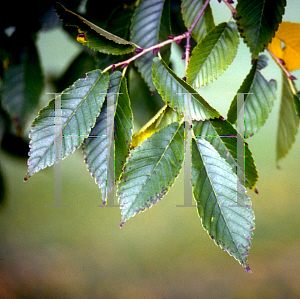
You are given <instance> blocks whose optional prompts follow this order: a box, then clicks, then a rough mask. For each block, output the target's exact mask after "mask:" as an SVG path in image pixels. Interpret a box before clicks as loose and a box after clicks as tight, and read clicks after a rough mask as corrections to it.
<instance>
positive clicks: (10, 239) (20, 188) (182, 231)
mask: <svg viewBox="0 0 300 299" xmlns="http://www.w3.org/2000/svg"><path fill="white" fill-rule="evenodd" d="M212 8H213V12H214V16H215V21H216V23H218V22H220V20H224V18H225V19H226V18H227V15H228V18H229V15H230V13H229V11H227V9H226V7H225V5H224V4H223V5H222V4H219V3H218V2H217V1H213V2H212ZM224 14H226V16H225V17H224ZM284 20H285V21H291V22H299V21H300V20H299V3H298V1H289V2H288V5H287V7H286V15H285V16H284ZM38 50H39V54H40V57H41V62H42V66H43V70H44V75H45V78H46V79H47V78H50V77H52V76H54V75H55V76H56V77H57V76H59V74H60V73H62V72H63V71H64V69H65V68H66V66H67V65H68V64H69V63H70V61H72V59H74V57H76V55H77V54H78V53H79V52H80V51H81V46H80V45H79V44H77V43H75V42H74V41H73V40H72V39H70V37H69V36H68V35H66V33H64V32H63V31H62V30H61V29H54V30H51V31H47V32H45V33H40V34H39V36H38ZM177 52H180V50H179V49H177V48H176V49H175V48H173V53H175V55H174V57H173V59H174V61H173V64H174V66H176V67H175V69H176V71H177V72H178V73H179V75H180V76H183V73H182V72H184V69H183V65H182V63H183V62H182V61H180V60H178V59H177V58H176V53H177ZM177 56H180V53H179V54H178V55H177ZM267 56H268V57H269V55H267ZM250 67H251V66H250V54H249V51H248V49H247V47H246V46H245V44H243V43H242V41H241V43H240V46H239V51H238V55H237V57H236V58H235V60H234V62H233V63H232V65H231V66H230V67H229V68H228V70H227V71H226V72H225V73H224V74H223V75H222V76H221V77H220V78H219V79H218V80H217V81H216V82H214V83H212V84H210V85H208V86H207V87H205V88H203V90H201V94H202V96H203V97H204V98H205V99H206V100H207V101H208V102H209V103H210V104H211V105H213V106H214V107H216V108H217V109H218V110H219V111H220V112H221V113H222V114H223V115H226V112H227V109H228V108H229V105H230V102H231V100H232V98H233V95H232V94H228V92H234V91H236V90H238V88H239V86H240V85H241V83H242V81H243V80H244V78H245V76H246V75H247V73H248V72H249V70H250ZM263 75H264V76H265V77H266V78H267V79H268V80H270V79H271V78H273V79H276V80H277V81H278V89H277V94H278V99H277V101H276V103H275V107H274V109H273V111H272V113H271V115H270V116H269V119H268V121H267V123H266V125H265V126H264V127H263V128H262V129H261V131H260V132H259V133H258V134H256V135H254V136H253V137H251V138H250V139H249V140H248V143H249V145H250V148H251V150H252V153H253V155H254V158H255V161H256V165H257V169H258V172H259V181H258V184H257V188H258V190H259V195H256V194H255V193H254V192H252V191H249V192H248V195H249V196H250V198H251V199H252V202H253V204H254V212H255V216H256V229H255V231H254V239H253V240H252V247H251V249H250V256H249V260H248V261H249V265H250V268H251V270H252V272H253V273H252V274H248V273H247V272H246V271H245V270H244V269H243V268H242V267H241V266H240V265H239V263H238V262H237V261H235V260H234V258H232V257H230V256H229V255H228V254H227V253H226V252H223V251H222V250H220V248H219V247H217V246H216V245H215V244H214V243H213V242H212V241H211V240H210V238H209V237H208V236H207V233H206V232H205V231H204V230H203V229H202V226H201V221H200V219H199V217H198V215H197V212H196V209H195V208H179V207H175V206H176V205H182V204H183V194H184V190H183V172H182V173H181V174H180V176H179V177H178V179H177V181H176V183H175V185H174V186H173V187H172V188H171V190H170V192H169V193H168V194H167V195H166V196H165V198H163V200H162V201H161V202H159V203H158V204H157V205H155V206H154V207H152V208H151V209H148V210H146V211H145V212H144V213H141V214H139V215H137V216H135V217H134V218H132V219H130V220H129V221H127V222H126V223H125V224H124V226H123V228H122V229H120V228H119V223H120V219H121V215H120V210H119V208H118V207H114V208H107V207H106V208H103V207H98V205H100V204H101V192H100V189H98V187H97V185H96V184H95V183H94V179H92V178H91V176H90V174H89V173H88V171H87V170H86V166H85V164H84V162H83V156H82V154H81V150H80V149H79V150H77V151H76V152H75V153H74V154H73V155H71V156H69V157H68V158H66V159H65V160H64V161H63V204H65V205H71V207H69V208H46V207H45V205H51V204H53V201H54V199H53V189H54V179H53V176H54V170H53V167H51V168H47V169H44V170H42V171H40V172H39V173H38V174H36V175H34V176H33V177H32V178H31V179H30V180H28V181H27V182H26V183H23V178H24V176H25V173H26V170H27V164H26V159H25V158H16V157H15V156H12V155H10V154H8V153H6V152H4V151H2V150H1V151H0V154H1V165H0V166H1V170H2V173H3V176H4V179H5V184H6V185H5V197H4V202H3V204H2V206H1V210H0V244H1V247H0V298H9V299H10V298H124V299H127V298H147V299H148V298H149V299H150V298H151V299H152V298H300V284H299V280H300V238H299V233H300V221H299V215H300V207H299V199H300V196H299V191H300V184H299V181H300V171H299V166H300V159H299V152H300V136H299V133H298V135H297V137H296V138H297V140H296V142H295V143H294V144H293V147H292V149H291V151H290V153H289V155H288V156H287V157H286V158H284V159H283V160H282V161H280V163H279V164H280V166H281V168H280V169H277V168H276V164H275V144H276V131H277V119H278V113H279V95H280V92H281V78H280V76H281V73H280V70H279V68H278V67H277V66H276V65H275V63H274V62H273V61H272V60H271V58H269V66H268V67H267V69H265V70H263ZM293 75H295V76H296V77H298V78H300V72H299V70H298V71H295V72H293ZM296 85H297V88H298V90H299V88H300V85H299V83H298V82H296ZM51 88H52V87H51V86H49V85H46V86H45V90H44V96H43V97H42V100H41V104H40V107H39V108H41V107H42V106H44V105H45V104H46V103H47V102H48V101H49V100H50V96H48V95H45V92H51V91H52V90H49V89H51ZM141 101H142V99H141ZM134 113H135V116H136V119H143V117H145V115H146V114H143V111H142V110H138V109H137V108H136V109H135V110H134ZM35 115H36V114H35ZM35 115H33V118H34V117H35ZM146 117H148V116H147V115H146ZM141 125H142V124H141V123H136V127H135V131H136V130H137V129H138V128H139V126H141ZM29 129H30V124H29V126H28V129H27V132H28V130H29Z"/></svg>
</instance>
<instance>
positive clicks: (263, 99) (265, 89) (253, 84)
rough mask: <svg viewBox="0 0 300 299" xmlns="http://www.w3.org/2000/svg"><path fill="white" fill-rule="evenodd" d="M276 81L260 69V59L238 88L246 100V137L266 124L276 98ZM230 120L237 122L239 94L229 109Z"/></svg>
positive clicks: (233, 122) (255, 62)
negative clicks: (264, 74)
mask: <svg viewBox="0 0 300 299" xmlns="http://www.w3.org/2000/svg"><path fill="white" fill-rule="evenodd" d="M276 87H277V84H276V81H275V80H270V81H269V82H268V81H267V80H266V79H265V78H264V77H263V76H262V75H261V73H260V71H259V70H258V60H257V59H256V60H255V61H254V63H253V66H252V68H251V70H250V72H249V74H248V75H247V77H246V78H245V80H244V82H243V83H242V85H241V87H240V88H239V90H238V93H249V94H245V95H244V101H245V104H244V105H245V135H244V136H245V138H247V137H249V136H252V135H253V134H254V133H256V132H258V130H259V129H260V128H261V127H262V126H263V125H264V124H265V122H266V120H267V118H268V116H269V114H270V112H271V110H272V108H273V106H274V101H275V99H276ZM227 119H228V121H229V122H231V123H232V124H235V123H236V121H237V96H235V97H234V99H233V101H232V103H231V105H230V108H229V111H228V118H227Z"/></svg>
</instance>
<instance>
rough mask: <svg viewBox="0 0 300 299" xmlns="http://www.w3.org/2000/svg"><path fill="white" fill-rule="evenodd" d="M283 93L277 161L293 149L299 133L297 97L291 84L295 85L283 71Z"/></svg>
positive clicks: (278, 129) (277, 142)
mask: <svg viewBox="0 0 300 299" xmlns="http://www.w3.org/2000/svg"><path fill="white" fill-rule="evenodd" d="M281 73H282V91H281V102H280V110H279V119H278V128H277V140H276V161H277V162H278V160H280V159H281V158H283V157H284V156H285V155H286V154H287V153H288V151H289V150H290V149H291V147H292V144H293V143H294V142H295V137H296V135H297V132H298V126H299V118H298V116H297V111H296V107H295V99H294V97H296V96H295V95H294V94H293V92H292V90H291V86H290V84H293V82H292V81H290V84H289V79H288V78H287V76H286V74H285V73H284V72H283V71H282V72H281Z"/></svg>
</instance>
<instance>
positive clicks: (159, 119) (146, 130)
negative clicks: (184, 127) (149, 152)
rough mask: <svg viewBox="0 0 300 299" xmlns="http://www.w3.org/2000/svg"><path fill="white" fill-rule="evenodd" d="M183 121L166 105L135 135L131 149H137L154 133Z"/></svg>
mask: <svg viewBox="0 0 300 299" xmlns="http://www.w3.org/2000/svg"><path fill="white" fill-rule="evenodd" d="M181 120H182V116H180V115H179V114H178V113H177V112H176V111H174V110H173V109H172V108H170V107H169V106H167V105H165V106H164V107H162V108H161V109H160V110H159V111H158V112H157V113H156V115H155V116H154V117H153V118H152V119H151V120H150V121H149V122H148V123H146V124H145V125H144V126H143V127H142V128H141V129H140V130H139V131H138V132H137V133H136V134H134V135H133V137H132V144H131V147H132V148H135V147H137V146H138V145H140V144H141V143H142V142H143V141H144V140H145V139H147V138H149V137H150V136H151V135H152V134H153V133H155V132H157V131H159V130H160V129H162V128H164V127H165V126H167V125H169V124H172V123H174V122H180V121H181Z"/></svg>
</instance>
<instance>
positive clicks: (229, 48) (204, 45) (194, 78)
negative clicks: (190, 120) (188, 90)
mask: <svg viewBox="0 0 300 299" xmlns="http://www.w3.org/2000/svg"><path fill="white" fill-rule="evenodd" d="M238 44H239V38H238V31H237V28H236V25H235V23H233V22H229V23H221V24H219V25H218V26H216V27H215V28H214V29H213V30H212V31H210V32H209V33H208V34H207V35H206V37H205V38H204V39H203V40H202V41H201V42H200V43H199V44H198V45H197V46H196V47H195V48H194V50H193V52H192V56H191V59H190V62H189V65H188V69H187V82H188V83H189V84H191V85H192V86H193V87H195V88H200V87H201V86H204V85H206V84H207V83H209V82H212V81H213V80H214V79H217V77H219V76H220V75H222V74H223V72H224V71H225V70H226V68H227V67H228V66H229V65H230V64H231V63H232V61H233V58H234V57H235V55H236V52H237V48H238Z"/></svg>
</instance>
